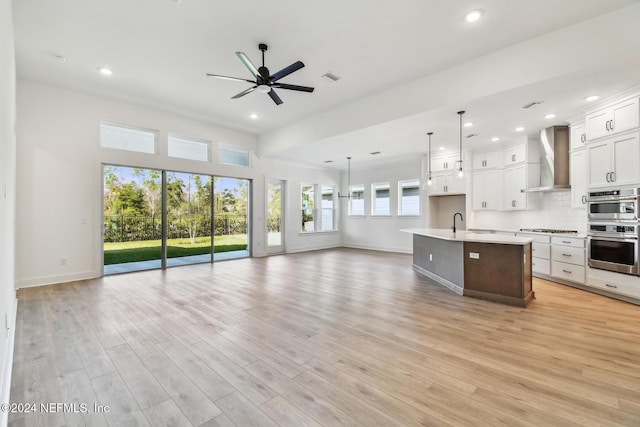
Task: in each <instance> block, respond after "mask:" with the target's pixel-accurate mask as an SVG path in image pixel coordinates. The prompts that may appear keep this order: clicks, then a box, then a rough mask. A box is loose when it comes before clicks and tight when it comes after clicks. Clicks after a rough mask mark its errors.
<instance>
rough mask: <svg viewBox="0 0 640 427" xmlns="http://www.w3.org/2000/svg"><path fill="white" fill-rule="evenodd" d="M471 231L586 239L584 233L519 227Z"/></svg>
mask: <svg viewBox="0 0 640 427" xmlns="http://www.w3.org/2000/svg"><path fill="white" fill-rule="evenodd" d="M471 231H475V232H479V233H514V234H515V233H518V234H532V235H537V236H562V237H576V238H578V239H586V238H587V234H586V233H577V234H576V233H542V232H539V231H521V230H520V229H501V228H475V227H474V228H472V229H471Z"/></svg>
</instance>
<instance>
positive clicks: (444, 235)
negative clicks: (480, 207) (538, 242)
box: [400, 228, 533, 245]
mask: <svg viewBox="0 0 640 427" xmlns="http://www.w3.org/2000/svg"><path fill="white" fill-rule="evenodd" d="M400 231H403V232H405V233H412V234H418V235H420V236H426V237H433V238H435V239H441V240H451V241H454V242H477V243H499V244H503V245H526V244H527V243H531V242H532V241H533V239H530V238H528V237H516V236H505V235H503V234H482V233H473V232H471V231H464V230H458V231H456V232H455V233H454V232H453V231H451V230H450V229H443V228H405V229H402V230H400Z"/></svg>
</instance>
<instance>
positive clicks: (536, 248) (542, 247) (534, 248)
mask: <svg viewBox="0 0 640 427" xmlns="http://www.w3.org/2000/svg"><path fill="white" fill-rule="evenodd" d="M550 251H551V249H550V247H549V244H548V243H538V242H533V243H531V256H534V257H536V258H544V259H549V258H550V257H549V254H550Z"/></svg>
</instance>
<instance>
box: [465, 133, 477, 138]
mask: <svg viewBox="0 0 640 427" xmlns="http://www.w3.org/2000/svg"><path fill="white" fill-rule="evenodd" d="M474 136H478V134H477V133H470V134H469V135H467V138H473V137H474Z"/></svg>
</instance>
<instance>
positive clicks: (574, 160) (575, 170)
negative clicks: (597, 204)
mask: <svg viewBox="0 0 640 427" xmlns="http://www.w3.org/2000/svg"><path fill="white" fill-rule="evenodd" d="M569 162H570V163H569V171H570V175H571V177H570V179H571V207H572V208H585V207H586V206H587V150H585V149H581V150H576V151H572V152H571V153H569Z"/></svg>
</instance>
